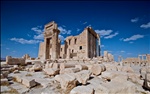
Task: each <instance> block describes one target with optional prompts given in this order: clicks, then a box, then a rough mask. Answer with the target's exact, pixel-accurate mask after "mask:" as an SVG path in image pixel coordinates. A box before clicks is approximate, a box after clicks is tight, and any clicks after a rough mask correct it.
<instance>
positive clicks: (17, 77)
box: [14, 75, 22, 83]
mask: <svg viewBox="0 0 150 94" xmlns="http://www.w3.org/2000/svg"><path fill="white" fill-rule="evenodd" d="M14 78H15V80H16V81H17V82H20V83H21V82H22V77H21V75H15V76H14Z"/></svg>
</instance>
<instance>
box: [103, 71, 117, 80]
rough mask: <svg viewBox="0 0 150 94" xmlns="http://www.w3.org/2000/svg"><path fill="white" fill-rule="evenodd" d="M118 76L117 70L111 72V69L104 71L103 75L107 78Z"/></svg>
mask: <svg viewBox="0 0 150 94" xmlns="http://www.w3.org/2000/svg"><path fill="white" fill-rule="evenodd" d="M116 76H117V74H116V73H115V72H111V71H105V72H102V74H101V77H102V78H104V79H107V80H111V79H113V78H115V77H116Z"/></svg>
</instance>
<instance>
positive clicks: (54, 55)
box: [51, 30, 58, 60]
mask: <svg viewBox="0 0 150 94" xmlns="http://www.w3.org/2000/svg"><path fill="white" fill-rule="evenodd" d="M57 48H58V32H57V31H56V30H54V33H53V36H52V56H51V59H52V60H55V59H57V58H58V52H57Z"/></svg>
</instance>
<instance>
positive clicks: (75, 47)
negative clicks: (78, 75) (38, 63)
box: [38, 21, 100, 60]
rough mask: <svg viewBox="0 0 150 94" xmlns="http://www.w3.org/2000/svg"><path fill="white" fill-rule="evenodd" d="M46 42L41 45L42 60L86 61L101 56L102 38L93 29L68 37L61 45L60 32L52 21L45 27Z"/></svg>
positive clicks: (86, 29)
mask: <svg viewBox="0 0 150 94" xmlns="http://www.w3.org/2000/svg"><path fill="white" fill-rule="evenodd" d="M44 29H45V31H44V42H42V43H40V47H39V54H38V57H39V58H40V59H51V60H55V59H59V58H61V59H71V58H73V59H86V58H93V57H97V56H100V36H99V34H97V33H96V32H95V31H94V30H93V29H92V28H91V27H86V28H85V29H84V30H83V32H82V33H81V34H79V35H77V36H68V37H67V38H66V40H65V43H64V44H63V45H61V42H60V40H59V38H58V35H59V33H60V31H59V30H58V28H57V24H56V23H55V22H54V21H52V22H50V23H48V24H46V25H45V28H44Z"/></svg>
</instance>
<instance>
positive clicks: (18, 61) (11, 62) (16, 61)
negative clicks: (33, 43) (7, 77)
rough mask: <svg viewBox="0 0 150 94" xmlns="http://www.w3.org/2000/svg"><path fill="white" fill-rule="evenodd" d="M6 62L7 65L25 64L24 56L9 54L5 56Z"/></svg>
mask: <svg viewBox="0 0 150 94" xmlns="http://www.w3.org/2000/svg"><path fill="white" fill-rule="evenodd" d="M6 64H9V65H25V59H24V58H12V57H11V56H7V57H6Z"/></svg>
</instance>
